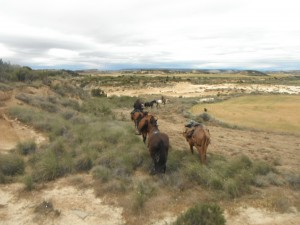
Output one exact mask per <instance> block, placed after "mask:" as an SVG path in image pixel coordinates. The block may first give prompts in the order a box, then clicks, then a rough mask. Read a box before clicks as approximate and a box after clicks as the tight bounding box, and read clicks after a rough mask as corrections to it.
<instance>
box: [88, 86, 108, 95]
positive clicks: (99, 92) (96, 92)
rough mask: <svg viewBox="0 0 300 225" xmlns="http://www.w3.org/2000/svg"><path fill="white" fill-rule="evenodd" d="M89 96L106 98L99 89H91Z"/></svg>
mask: <svg viewBox="0 0 300 225" xmlns="http://www.w3.org/2000/svg"><path fill="white" fill-rule="evenodd" d="M91 94H92V96H94V97H107V94H106V93H105V92H104V91H103V90H101V89H100V88H96V89H92V91H91Z"/></svg>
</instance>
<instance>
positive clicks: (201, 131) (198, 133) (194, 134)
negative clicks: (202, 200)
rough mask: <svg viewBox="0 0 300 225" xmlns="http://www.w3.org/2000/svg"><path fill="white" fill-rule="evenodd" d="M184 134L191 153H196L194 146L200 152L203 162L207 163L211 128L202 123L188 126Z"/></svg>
mask: <svg viewBox="0 0 300 225" xmlns="http://www.w3.org/2000/svg"><path fill="white" fill-rule="evenodd" d="M183 136H184V137H185V138H186V141H187V142H188V143H189V145H190V150H191V153H192V154H193V153H194V150H193V146H195V147H196V149H197V150H198V152H199V155H200V160H201V163H206V152H207V148H208V145H209V144H210V133H209V130H208V129H207V128H206V127H205V126H204V125H202V124H196V125H194V126H186V129H185V131H184V132H183Z"/></svg>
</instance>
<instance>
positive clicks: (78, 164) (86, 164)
mask: <svg viewBox="0 0 300 225" xmlns="http://www.w3.org/2000/svg"><path fill="white" fill-rule="evenodd" d="M92 166H93V162H92V160H91V158H90V157H89V156H86V155H83V156H80V157H79V158H77V159H76V160H75V169H76V171H88V170H90V169H91V168H92Z"/></svg>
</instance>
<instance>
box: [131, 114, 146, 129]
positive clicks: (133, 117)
mask: <svg viewBox="0 0 300 225" xmlns="http://www.w3.org/2000/svg"><path fill="white" fill-rule="evenodd" d="M147 114H148V112H143V111H140V110H133V111H132V112H131V113H130V116H131V120H133V122H134V127H135V130H136V133H137V134H141V133H140V132H139V130H138V124H139V122H140V121H141V120H142V118H143V117H144V116H146V115H147Z"/></svg>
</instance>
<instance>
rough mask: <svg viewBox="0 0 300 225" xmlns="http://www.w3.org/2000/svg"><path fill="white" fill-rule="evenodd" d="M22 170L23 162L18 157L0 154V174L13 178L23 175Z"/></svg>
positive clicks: (23, 167)
mask: <svg viewBox="0 0 300 225" xmlns="http://www.w3.org/2000/svg"><path fill="white" fill-rule="evenodd" d="M24 169H25V165H24V161H23V159H22V158H20V157H19V156H17V155H13V154H8V155H6V154H5V155H4V154H0V174H1V173H2V174H3V175H7V176H14V175H17V174H23V173H24Z"/></svg>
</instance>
